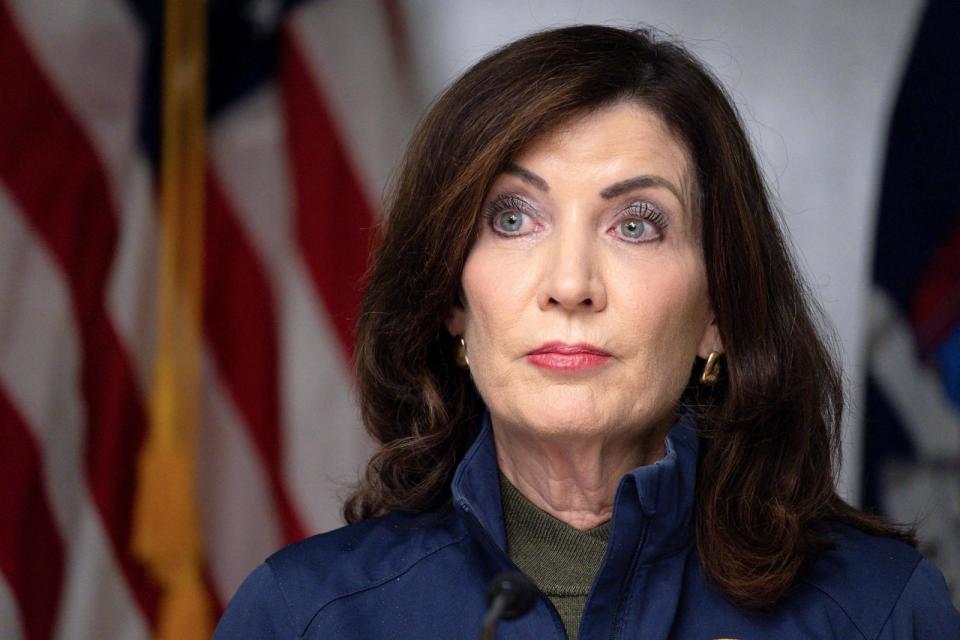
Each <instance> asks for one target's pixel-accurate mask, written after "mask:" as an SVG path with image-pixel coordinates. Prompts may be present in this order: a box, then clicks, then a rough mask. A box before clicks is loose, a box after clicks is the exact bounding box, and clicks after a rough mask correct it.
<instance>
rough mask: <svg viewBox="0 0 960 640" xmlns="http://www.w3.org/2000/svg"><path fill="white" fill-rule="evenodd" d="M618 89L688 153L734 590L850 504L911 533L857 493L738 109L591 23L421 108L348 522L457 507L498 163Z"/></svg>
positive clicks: (811, 307) (702, 521) (542, 42)
mask: <svg viewBox="0 0 960 640" xmlns="http://www.w3.org/2000/svg"><path fill="white" fill-rule="evenodd" d="M617 101H633V102H636V103H638V104H640V105H642V106H644V107H646V108H649V109H652V110H653V111H654V112H656V113H657V114H659V116H660V117H661V118H662V119H663V120H664V122H665V123H666V124H667V125H668V127H669V128H670V130H671V131H672V133H673V134H674V135H675V136H676V137H677V139H678V140H680V141H682V142H683V143H684V144H685V146H686V148H687V149H688V150H689V152H690V155H691V158H692V161H693V165H694V168H695V171H696V175H695V178H696V185H697V188H698V197H697V200H698V205H699V206H698V207H697V208H698V214H699V228H700V232H701V242H702V247H703V255H704V260H705V263H706V271H707V279H708V285H709V291H710V300H711V302H712V305H713V309H714V312H715V315H716V318H717V323H718V327H719V331H720V336H721V339H722V341H723V344H724V347H725V349H726V354H725V357H724V360H723V365H724V366H723V375H722V377H721V379H720V381H719V383H718V384H717V385H716V386H715V387H713V388H712V389H711V390H709V391H704V390H703V389H704V388H703V387H701V386H699V385H697V384H696V380H697V378H698V376H699V373H700V370H701V369H702V366H703V363H702V360H699V359H698V362H697V364H696V366H694V370H693V371H692V372H691V383H690V384H689V385H688V387H687V389H686V391H685V392H684V394H683V396H682V397H681V399H680V405H681V406H680V407H678V409H680V408H684V409H687V410H692V411H695V412H696V413H697V416H698V420H699V424H700V427H701V443H702V446H701V461H700V466H699V471H698V481H697V504H696V513H695V527H696V544H697V548H698V551H699V555H700V558H701V562H702V564H703V568H704V571H705V573H706V574H707V575H708V576H709V577H710V578H711V579H712V580H713V581H714V582H715V583H716V584H717V585H718V586H719V588H720V589H721V590H722V591H723V592H724V593H725V594H726V595H727V597H728V598H729V599H730V600H732V601H733V602H735V603H737V604H739V605H741V606H745V607H751V608H763V607H768V606H771V605H773V604H774V603H776V602H777V601H778V600H779V599H780V597H781V596H782V595H783V594H784V592H785V591H786V590H787V588H788V587H789V586H790V585H791V584H792V583H793V582H794V580H795V578H796V576H797V574H798V573H799V571H800V570H801V568H802V567H803V565H804V563H805V562H806V561H807V560H809V559H810V558H812V557H813V556H815V555H816V554H817V553H818V552H820V551H821V550H823V549H824V548H826V547H827V546H828V545H829V544H830V543H829V540H827V539H825V538H824V537H823V535H822V531H821V532H819V533H818V529H819V527H818V526H817V524H818V523H820V522H824V521H827V520H836V521H841V522H845V523H847V524H850V525H853V526H855V527H858V528H860V529H862V530H865V531H868V532H870V533H873V534H876V535H883V536H890V537H897V538H900V539H902V540H905V541H907V542H913V539H912V537H911V535H910V534H908V533H901V532H899V531H898V530H896V529H894V528H892V527H890V526H888V525H886V524H884V523H883V522H882V521H881V520H879V519H877V518H875V517H873V516H869V515H867V514H864V513H861V512H859V511H857V510H856V509H854V508H852V507H850V506H849V505H847V504H846V503H844V502H843V501H842V500H841V499H840V498H839V497H838V496H837V494H836V492H835V489H834V473H835V472H836V471H837V469H838V466H839V451H840V421H841V415H842V413H843V391H842V380H841V375H840V372H839V370H838V366H837V364H836V361H835V358H834V357H833V355H832V353H831V350H830V349H828V348H827V346H826V344H825V341H824V338H823V337H822V336H821V333H820V331H819V330H818V326H819V325H818V320H819V319H821V318H822V313H821V311H820V310H819V308H818V307H817V306H816V304H815V303H814V302H813V299H812V297H811V295H810V292H809V291H808V290H807V289H806V288H805V285H804V284H803V282H802V280H801V279H800V277H799V275H798V273H797V270H796V267H795V265H794V263H793V261H792V259H791V257H790V252H789V251H788V248H787V247H786V246H785V242H784V238H783V234H782V232H781V229H780V224H779V221H778V217H777V215H776V212H775V211H774V209H773V207H772V206H771V203H770V198H769V196H768V193H767V190H766V187H765V185H764V181H763V179H762V176H761V173H760V170H759V167H758V165H757V161H756V159H755V157H754V154H753V152H752V150H751V148H750V144H749V142H748V139H747V136H746V134H745V132H744V128H743V125H742V123H741V121H740V118H739V116H738V114H737V112H736V110H735V108H734V107H733V105H732V102H731V100H730V98H729V97H728V96H727V95H726V93H725V92H724V90H723V89H722V88H721V86H720V84H719V82H718V81H717V80H715V79H714V78H713V76H712V75H711V74H710V73H709V72H708V71H707V70H706V69H705V68H704V67H703V65H702V64H701V63H699V62H698V61H697V60H696V59H695V58H694V57H693V56H692V55H691V54H690V53H688V52H687V51H686V50H685V49H684V48H683V47H681V46H679V45H677V44H674V43H672V42H669V41H666V40H664V39H662V38H661V37H659V36H656V35H654V34H653V33H651V32H650V31H649V30H635V31H628V30H622V29H616V28H611V27H601V26H575V27H568V28H562V29H555V30H551V31H545V32H542V33H537V34H534V35H531V36H528V37H526V38H523V39H521V40H518V41H516V42H514V43H512V44H510V45H508V46H506V47H504V48H502V49H500V50H498V51H496V52H494V53H492V54H490V55H489V56H487V57H486V58H484V59H483V60H481V61H480V62H479V63H477V64H476V65H475V66H474V67H472V68H471V69H470V70H469V71H467V72H466V73H465V74H464V75H463V76H462V77H461V78H460V79H459V80H457V81H456V82H455V83H454V84H453V85H452V86H451V87H450V88H449V89H447V91H446V92H445V93H444V94H443V95H442V96H441V97H440V98H439V99H438V100H437V102H436V103H435V104H434V105H433V107H432V109H430V111H429V113H428V114H427V116H426V117H425V119H424V120H423V121H422V122H421V124H420V126H419V127H418V129H417V131H416V133H415V134H414V136H413V140H412V142H411V144H410V147H409V150H408V152H407V155H406V157H405V160H404V162H403V165H402V167H401V169H400V172H399V174H398V177H397V180H396V184H395V187H394V190H393V193H392V198H391V200H390V201H389V203H388V209H387V215H386V219H385V223H384V228H383V234H382V239H381V243H380V245H379V247H378V249H377V251H376V254H375V258H374V261H373V265H372V269H371V272H370V278H369V283H368V286H367V290H366V295H365V297H364V301H363V307H362V310H361V316H360V321H359V324H358V340H357V351H356V367H357V378H358V385H359V395H360V405H361V411H362V415H363V421H364V424H365V426H366V429H367V430H368V432H369V433H370V434H371V436H373V438H374V439H375V441H376V442H377V443H378V444H379V449H378V450H377V451H376V453H375V454H374V455H373V457H372V459H371V460H370V462H369V465H368V468H367V472H366V475H365V478H364V479H363V481H362V482H361V484H360V486H359V488H358V489H357V490H356V492H355V493H354V494H353V495H352V496H351V497H350V499H349V500H348V501H347V503H346V505H345V507H344V513H345V516H346V519H347V521H348V522H357V521H359V520H363V519H365V518H370V517H373V516H376V515H380V514H383V513H385V512H388V511H391V510H415V511H424V510H432V509H438V508H442V507H444V506H445V505H447V504H448V502H449V500H450V481H451V479H452V476H453V472H454V469H455V467H456V465H457V463H458V462H459V461H460V459H461V457H462V456H463V454H464V452H465V451H466V449H467V447H468V446H469V445H470V443H471V441H472V440H473V438H474V437H475V435H476V433H477V429H478V419H479V417H480V414H481V412H482V411H483V404H482V401H481V399H480V397H479V395H478V394H477V391H476V389H475V388H474V386H473V383H472V382H471V380H470V376H469V375H468V374H467V373H465V372H463V371H461V370H459V369H457V368H456V366H455V365H454V363H453V358H452V352H453V339H452V338H451V336H450V335H449V334H448V333H447V331H446V329H445V328H444V322H443V321H444V319H445V318H446V317H447V314H448V313H449V310H450V309H451V308H452V306H453V305H454V304H457V303H458V293H459V290H460V276H461V271H462V268H463V264H464V261H465V258H466V256H467V253H468V252H469V250H470V247H471V245H472V243H473V240H474V238H475V236H476V233H477V231H478V219H479V212H480V208H481V203H482V201H483V199H484V196H485V194H486V192H487V190H488V188H489V187H490V185H491V183H492V181H493V179H494V178H495V176H496V175H497V174H498V173H499V172H500V171H501V170H502V169H503V168H504V166H505V164H506V163H508V162H509V161H510V159H511V158H512V157H514V156H515V155H516V154H517V153H518V152H519V151H520V150H521V149H523V148H524V147H525V146H527V145H529V144H530V143H531V142H532V141H534V140H536V139H537V138H538V137H539V136H542V135H544V134H545V133H547V132H550V131H551V130H553V129H555V128H556V127H557V126H558V125H560V124H561V123H564V122H565V121H568V120H569V119H571V118H574V117H577V116H581V115H583V114H586V113H589V112H590V111H592V110H595V109H598V108H600V107H603V106H605V105H609V104H611V103H614V102H617Z"/></svg>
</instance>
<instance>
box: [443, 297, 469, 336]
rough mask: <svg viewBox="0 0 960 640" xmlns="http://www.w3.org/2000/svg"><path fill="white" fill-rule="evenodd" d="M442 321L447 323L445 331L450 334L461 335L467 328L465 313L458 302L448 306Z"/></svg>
mask: <svg viewBox="0 0 960 640" xmlns="http://www.w3.org/2000/svg"><path fill="white" fill-rule="evenodd" d="M444 323H445V324H446V325H447V331H449V332H450V335H451V336H462V335H463V332H464V331H465V330H466V328H467V322H466V314H465V313H464V311H463V307H461V306H460V305H459V304H455V305H453V306H452V307H450V311H449V312H448V313H447V318H446V320H444Z"/></svg>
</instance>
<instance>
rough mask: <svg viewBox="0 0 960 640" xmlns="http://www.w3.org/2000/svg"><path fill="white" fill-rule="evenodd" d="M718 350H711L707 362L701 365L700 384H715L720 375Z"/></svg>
mask: <svg viewBox="0 0 960 640" xmlns="http://www.w3.org/2000/svg"><path fill="white" fill-rule="evenodd" d="M720 355H721V354H720V352H719V351H711V352H710V355H709V356H707V364H705V365H704V366H703V373H701V374H700V384H716V383H717V379H718V378H719V377H720Z"/></svg>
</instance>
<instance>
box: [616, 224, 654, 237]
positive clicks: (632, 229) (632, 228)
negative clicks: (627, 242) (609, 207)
mask: <svg viewBox="0 0 960 640" xmlns="http://www.w3.org/2000/svg"><path fill="white" fill-rule="evenodd" d="M648 224H649V223H648V222H644V221H643V220H633V219H629V220H624V221H623V222H621V223H620V233H622V234H623V237H625V238H631V239H636V238H641V237H643V230H644V227H646V226H647V225H648Z"/></svg>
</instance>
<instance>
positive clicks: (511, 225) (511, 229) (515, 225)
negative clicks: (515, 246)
mask: <svg viewBox="0 0 960 640" xmlns="http://www.w3.org/2000/svg"><path fill="white" fill-rule="evenodd" d="M496 222H497V227H498V228H499V229H500V230H501V231H503V232H505V233H518V232H519V231H520V230H521V229H522V228H523V214H522V213H520V212H518V211H507V212H505V213H501V214H500V215H498V216H497V220H496Z"/></svg>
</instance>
